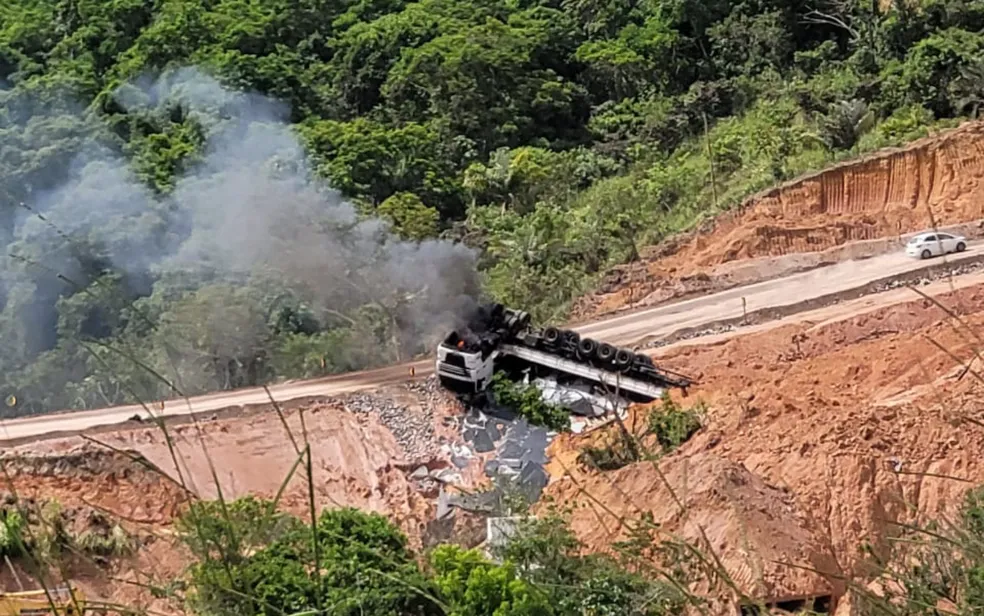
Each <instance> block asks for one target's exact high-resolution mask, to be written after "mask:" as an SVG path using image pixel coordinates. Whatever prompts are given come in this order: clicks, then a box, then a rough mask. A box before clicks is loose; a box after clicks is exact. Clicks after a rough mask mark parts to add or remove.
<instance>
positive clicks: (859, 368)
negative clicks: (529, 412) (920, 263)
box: [550, 283, 984, 596]
mask: <svg viewBox="0 0 984 616" xmlns="http://www.w3.org/2000/svg"><path fill="white" fill-rule="evenodd" d="M937 284H944V283H937ZM893 293H901V291H899V292H893ZM908 293H909V294H910V298H911V299H910V300H909V301H902V302H901V303H896V304H894V305H890V306H885V305H878V304H873V305H872V306H869V307H867V308H865V309H864V310H865V311H864V312H863V313H856V312H850V311H846V310H845V311H839V310H836V309H835V308H837V307H834V308H830V309H823V310H819V311H817V312H816V313H813V314H815V317H814V318H813V320H810V315H799V316H798V317H797V322H796V323H792V324H783V323H782V322H776V323H773V324H772V325H771V327H770V328H764V327H763V328H760V329H757V330H754V331H749V332H748V333H742V332H741V331H739V332H735V333H732V334H729V337H727V338H718V339H714V340H711V339H707V340H703V341H702V340H700V339H697V340H694V341H692V342H688V343H681V344H677V345H674V346H671V347H666V348H664V349H660V350H658V351H656V355H655V359H656V360H657V362H659V363H660V364H661V365H665V366H666V367H668V368H671V369H674V370H679V371H681V372H684V373H687V374H690V375H693V376H695V377H697V378H698V380H699V385H698V386H696V387H694V388H692V389H691V391H690V395H689V396H688V398H686V399H684V398H682V397H678V396H674V397H676V398H677V401H678V402H680V403H682V404H683V405H685V406H686V405H688V404H693V403H695V402H696V401H697V400H703V401H704V402H706V403H707V404H708V406H709V412H708V418H707V422H706V424H705V426H704V428H703V429H701V430H700V431H699V432H698V433H697V434H696V435H695V436H694V437H693V438H692V439H691V440H690V441H688V442H687V443H685V444H684V445H683V446H682V447H681V448H680V449H679V450H678V451H677V452H675V453H674V454H672V455H670V456H668V457H667V458H665V459H664V460H663V461H662V462H661V463H660V469H661V470H663V472H664V473H666V474H667V476H669V477H674V478H675V479H672V480H671V485H674V486H675V485H677V484H676V483H675V482H677V481H680V479H679V478H680V477H682V476H683V475H684V474H685V473H686V475H687V479H686V480H687V481H688V482H689V483H688V485H687V490H689V491H690V492H696V493H701V494H705V495H707V496H706V502H705V501H701V500H700V499H699V498H697V497H694V498H695V499H696V500H695V503H696V504H695V506H694V507H693V508H691V509H693V511H695V512H696V513H694V514H693V515H705V516H706V520H707V522H706V524H707V526H708V527H709V528H717V529H719V530H717V531H715V532H717V533H719V534H718V535H714V536H716V537H724V538H725V540H724V541H723V544H722V545H723V546H724V550H725V552H726V553H728V552H727V550H728V549H729V546H731V548H732V549H733V544H734V542H735V539H734V535H730V534H729V533H732V532H735V531H732V530H728V529H732V528H737V527H738V526H739V523H738V520H739V519H740V520H746V521H747V524H748V526H747V528H743V529H742V533H744V535H743V537H742V538H741V541H750V543H748V545H750V546H751V547H750V548H749V550H750V552H751V553H752V554H755V558H754V559H752V560H751V562H756V559H759V558H761V559H764V560H769V559H770V558H772V557H771V556H770V555H775V554H776V553H777V550H779V552H781V553H782V554H786V557H787V558H789V559H793V558H798V559H799V560H798V561H794V562H800V563H804V562H805V561H810V560H811V559H814V558H817V557H818V555H819V557H826V556H828V555H829V556H830V557H831V558H832V559H833V562H834V566H833V569H827V570H834V571H837V570H840V571H843V572H844V573H845V574H847V575H849V576H855V577H856V578H861V579H866V576H867V575H868V573H869V569H868V563H869V562H870V561H869V558H870V556H871V555H875V556H878V557H885V556H886V555H887V554H888V551H889V547H890V545H891V540H892V538H893V537H895V536H897V535H898V534H899V533H900V531H901V528H900V525H907V524H921V523H925V522H928V521H929V520H931V519H939V518H940V517H941V516H948V515H952V514H953V513H954V508H955V506H957V505H958V504H959V503H960V502H961V496H962V494H963V493H964V492H965V491H966V490H967V489H968V488H970V487H972V486H974V485H978V484H980V483H984V461H982V460H981V457H980V451H982V449H984V427H982V426H984V403H982V402H981V400H982V399H984V398H982V393H984V376H982V375H984V367H982V366H981V365H980V364H981V362H980V360H979V359H977V360H975V359H974V357H975V355H976V354H977V352H978V350H979V349H980V347H981V346H982V345H984V343H982V342H981V338H979V336H980V332H981V331H982V328H984V285H980V283H978V284H977V285H975V286H966V287H962V288H961V287H959V286H958V287H956V290H955V291H952V292H950V293H943V294H941V295H938V296H936V298H935V299H936V300H937V301H938V302H940V303H941V304H942V305H943V306H944V307H946V310H944V309H943V308H941V307H940V306H938V305H936V304H935V303H934V302H931V301H929V300H925V299H921V298H919V297H918V296H917V295H915V294H914V293H911V292H908ZM947 311H949V312H951V313H952V314H954V315H956V317H958V318H959V322H958V321H956V320H954V319H953V318H951V317H949V316H948V315H947ZM968 366H969V367H968ZM647 412H648V410H647V409H642V408H639V409H634V412H633V414H632V417H631V418H630V420H629V422H628V424H629V427H630V429H631V427H632V425H633V422H635V424H638V423H639V422H640V421H644V420H645V414H646V413H647ZM597 438H598V437H597V436H592V437H587V438H578V437H566V438H561V439H558V440H557V441H556V443H555V448H554V450H553V451H552V452H551V454H552V455H553V456H554V461H555V464H553V465H551V467H550V470H551V474H552V476H554V477H557V478H558V479H557V480H555V483H554V484H552V486H551V488H550V489H551V490H554V491H555V492H556V493H557V494H559V495H560V498H561V499H564V500H566V501H567V502H571V501H572V500H575V499H576V500H577V504H578V505H579V506H583V507H585V508H586V511H587V513H583V512H580V511H579V512H578V513H577V514H576V516H577V518H576V519H577V520H578V531H579V533H580V535H581V536H582V538H584V539H585V540H586V541H587V542H588V544H589V546H590V547H591V548H592V549H599V550H604V549H607V548H608V546H609V545H610V543H611V540H612V537H613V536H615V535H616V534H617V532H616V530H617V529H615V527H614V526H611V525H608V527H607V528H605V527H602V526H601V525H600V524H599V522H598V519H599V518H598V516H599V515H601V516H602V517H604V515H605V514H596V513H595V512H593V511H592V507H591V504H592V503H597V502H601V503H604V504H605V506H606V507H608V508H610V509H612V510H614V511H615V512H616V514H618V515H621V514H624V513H629V514H632V513H633V512H636V513H637V512H638V511H652V512H654V514H656V515H657V521H659V520H660V519H661V518H663V519H667V520H669V524H670V526H674V525H676V526H680V522H679V521H678V520H676V519H674V518H672V517H670V516H671V513H672V512H673V511H674V508H673V507H674V506H673V505H672V499H668V497H667V494H666V490H665V489H664V488H663V487H661V486H660V482H659V480H658V476H650V477H644V473H646V472H647V470H650V472H651V469H646V468H645V466H644V465H634V466H632V467H629V468H625V469H622V470H620V471H617V472H613V473H596V472H589V471H587V470H586V469H577V470H571V469H576V462H575V459H576V457H577V453H578V452H579V450H580V448H581V447H584V446H585V445H587V444H589V443H591V442H592V440H595V441H596V440H597ZM716 459H723V460H725V461H727V464H722V463H719V462H715V460H716ZM715 465H716V466H715ZM728 465H734V466H728ZM704 467H706V468H704ZM684 469H685V470H684ZM710 469H715V470H713V473H718V475H714V474H712V471H711V470H710ZM729 469H730V470H729ZM735 469H737V470H735ZM569 470H570V472H572V473H573V474H574V476H575V477H576V478H577V483H578V484H579V485H580V486H582V487H583V488H584V491H585V492H587V493H588V494H590V495H591V496H590V497H587V496H584V494H583V493H581V492H580V490H579V489H576V488H574V487H572V485H571V482H570V481H564V480H563V479H559V477H561V476H562V475H563V474H564V473H566V472H567V471H569ZM740 477H745V479H744V480H743V481H745V482H746V483H747V486H750V487H736V486H744V485H745V484H742V483H741V481H738V480H737V479H736V478H740ZM759 478H761V480H760V479H759ZM769 486H776V487H775V488H771V487H769ZM687 490H682V492H683V493H684V494H688V497H689V493H688V492H687ZM714 495H717V497H718V499H719V500H718V501H713V499H712V498H711V497H712V496H714ZM722 495H727V496H728V497H727V498H725V497H724V496H722ZM713 502H717V503H724V502H728V503H733V502H737V503H739V504H731V505H729V506H731V507H733V509H732V510H725V509H724V508H723V505H720V504H719V505H718V509H717V510H715V509H714V507H713V506H712V504H709V503H713ZM779 503H785V504H784V505H780V504H779ZM786 505H788V506H789V507H791V509H785V510H784V509H783V507H785V506H786ZM705 511H706V513H701V512H705ZM782 511H786V513H787V514H788V515H790V516H792V517H793V518H795V520H796V524H795V525H794V524H793V523H792V521H788V522H787V521H786V519H785V518H777V517H776V516H778V515H779V514H780V512H782ZM746 512H751V513H746ZM676 515H680V514H676ZM776 519H780V520H783V521H782V523H781V524H777V523H776V521H775V520H776ZM742 523H745V522H742ZM606 524H607V522H606ZM715 524H717V525H718V526H715ZM684 527H685V525H684ZM786 527H789V528H793V529H797V530H795V532H793V531H789V532H778V531H780V530H783V529H785V528H786ZM684 532H686V531H684ZM797 533H798V534H797ZM710 534H712V533H710V531H709V535H710ZM746 537H747V539H746ZM715 541H718V542H719V543H720V539H715V540H712V545H714V542H715ZM769 541H773V543H772V544H770V543H769ZM787 542H792V544H793V545H796V544H799V545H801V546H803V547H804V548H808V549H806V551H805V552H803V551H801V552H799V553H795V554H787V553H786V552H785V550H786V549H787V546H788V544H787ZM818 546H819V547H818ZM738 556H739V553H738V551H733V552H731V553H728V558H729V559H732V560H731V561H729V562H731V563H733V564H730V565H729V570H732V569H733V570H734V571H735V572H736V575H738V576H742V575H744V576H746V577H745V578H742V579H745V580H746V582H747V580H748V578H747V575H748V574H747V572H744V569H742V566H743V565H739V564H738ZM779 560H782V559H781V558H780V559H779ZM753 570H754V569H753ZM765 570H766V571H768V569H765ZM821 570H824V569H821ZM770 575H772V574H770ZM775 575H776V576H780V573H778V572H777V573H775ZM764 579H766V580H767V579H768V578H767V577H766V578H764ZM783 583H784V582H782V578H781V576H780V577H779V579H778V580H777V581H776V582H775V584H774V587H773V588H772V589H771V590H770V589H769V588H768V586H764V587H762V588H763V589H764V590H768V591H769V592H776V590H779V591H784V590H785V588H784V587H783V585H782V584H783ZM811 583H812V582H809V581H808V580H807V581H804V582H803V584H804V585H805V586H797V584H799V582H796V583H795V584H793V585H792V586H790V587H789V592H790V593H793V592H797V593H798V592H801V591H803V590H804V588H807V587H809V586H810V584H811ZM821 590H823V586H822V585H817V586H815V587H814V588H813V589H812V590H808V589H807V590H806V591H804V592H810V593H812V594H813V595H814V596H815V595H817V594H819V592H820V591H821ZM835 593H836V589H835Z"/></svg>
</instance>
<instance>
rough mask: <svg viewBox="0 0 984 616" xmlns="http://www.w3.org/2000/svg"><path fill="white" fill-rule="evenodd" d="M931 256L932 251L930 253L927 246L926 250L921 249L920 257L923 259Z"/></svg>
mask: <svg viewBox="0 0 984 616" xmlns="http://www.w3.org/2000/svg"><path fill="white" fill-rule="evenodd" d="M932 256H933V253H931V252H930V251H929V248H927V249H926V250H923V251H922V258H923V259H928V258H930V257H932Z"/></svg>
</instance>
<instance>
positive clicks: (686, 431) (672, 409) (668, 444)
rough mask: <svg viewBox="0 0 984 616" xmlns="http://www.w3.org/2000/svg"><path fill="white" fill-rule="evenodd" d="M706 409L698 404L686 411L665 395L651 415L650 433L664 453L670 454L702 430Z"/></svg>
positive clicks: (667, 394)
mask: <svg viewBox="0 0 984 616" xmlns="http://www.w3.org/2000/svg"><path fill="white" fill-rule="evenodd" d="M704 410H705V407H704V405H703V404H702V403H698V404H697V405H696V406H695V407H694V408H690V409H684V408H681V407H680V405H678V404H677V403H675V402H673V400H672V399H670V396H669V393H664V394H663V400H662V404H660V406H659V407H657V408H654V409H653V410H652V411H650V413H649V433H650V434H653V435H655V436H656V440H657V441H658V442H659V445H660V447H662V448H663V453H669V452H671V451H673V450H674V449H676V448H677V447H679V446H680V445H682V444H683V443H685V442H687V441H688V440H689V439H690V437H691V436H693V435H694V434H695V433H696V432H697V431H698V430H700V428H701V425H702V423H701V415H702V414H703V413H704Z"/></svg>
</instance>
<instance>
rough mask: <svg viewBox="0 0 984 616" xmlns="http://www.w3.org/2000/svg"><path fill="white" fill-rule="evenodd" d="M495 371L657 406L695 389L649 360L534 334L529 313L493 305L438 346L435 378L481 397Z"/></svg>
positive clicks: (586, 341)
mask: <svg viewBox="0 0 984 616" xmlns="http://www.w3.org/2000/svg"><path fill="white" fill-rule="evenodd" d="M497 370H503V371H506V372H507V373H510V374H512V375H516V374H519V373H522V372H526V371H529V375H530V376H533V377H550V378H554V379H556V380H557V381H558V383H565V384H566V383H589V384H591V385H593V386H594V387H595V388H596V389H598V390H601V391H602V392H604V393H609V394H617V395H619V396H621V397H623V398H625V399H628V400H632V401H636V402H649V401H652V400H656V399H658V398H659V397H660V396H662V395H663V391H664V389H666V388H667V387H678V388H681V389H683V390H684V391H685V392H686V389H687V387H689V386H690V385H692V384H693V380H692V379H690V378H689V377H686V376H684V375H682V374H679V373H676V372H672V371H670V370H666V369H663V368H658V367H657V366H656V365H655V364H654V363H653V360H652V358H651V357H649V356H648V355H645V354H642V353H635V352H633V351H631V350H628V349H622V348H617V347H614V346H612V345H610V344H608V343H606V342H599V341H596V340H593V339H591V338H581V336H580V334H578V333H577V332H575V331H573V330H566V329H558V328H556V327H546V328H542V329H541V328H533V327H531V326H530V315H529V314H528V313H526V312H522V311H518V310H512V309H509V308H506V307H505V306H503V305H502V304H490V305H486V306H482V307H481V308H479V310H478V311H477V314H476V315H475V316H474V317H473V318H472V319H471V321H470V322H469V323H468V324H467V325H466V326H465V327H463V328H461V329H458V330H455V331H453V332H451V333H450V334H448V336H447V337H446V338H445V339H444V340H443V341H442V342H441V343H440V344H439V345H438V348H437V375H438V378H440V380H441V384H442V385H443V386H444V387H446V388H448V389H451V390H453V391H457V392H459V393H478V392H482V391H484V390H485V388H486V387H488V385H489V384H490V383H491V381H492V375H493V373H494V372H495V371H497Z"/></svg>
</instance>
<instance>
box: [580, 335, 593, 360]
mask: <svg viewBox="0 0 984 616" xmlns="http://www.w3.org/2000/svg"><path fill="white" fill-rule="evenodd" d="M597 350H598V343H597V342H595V341H594V340H592V339H591V338H585V339H583V340H581V341H580V342H579V343H578V345H577V352H578V354H580V356H581V358H582V359H591V358H592V357H594V355H595V351H597Z"/></svg>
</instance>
